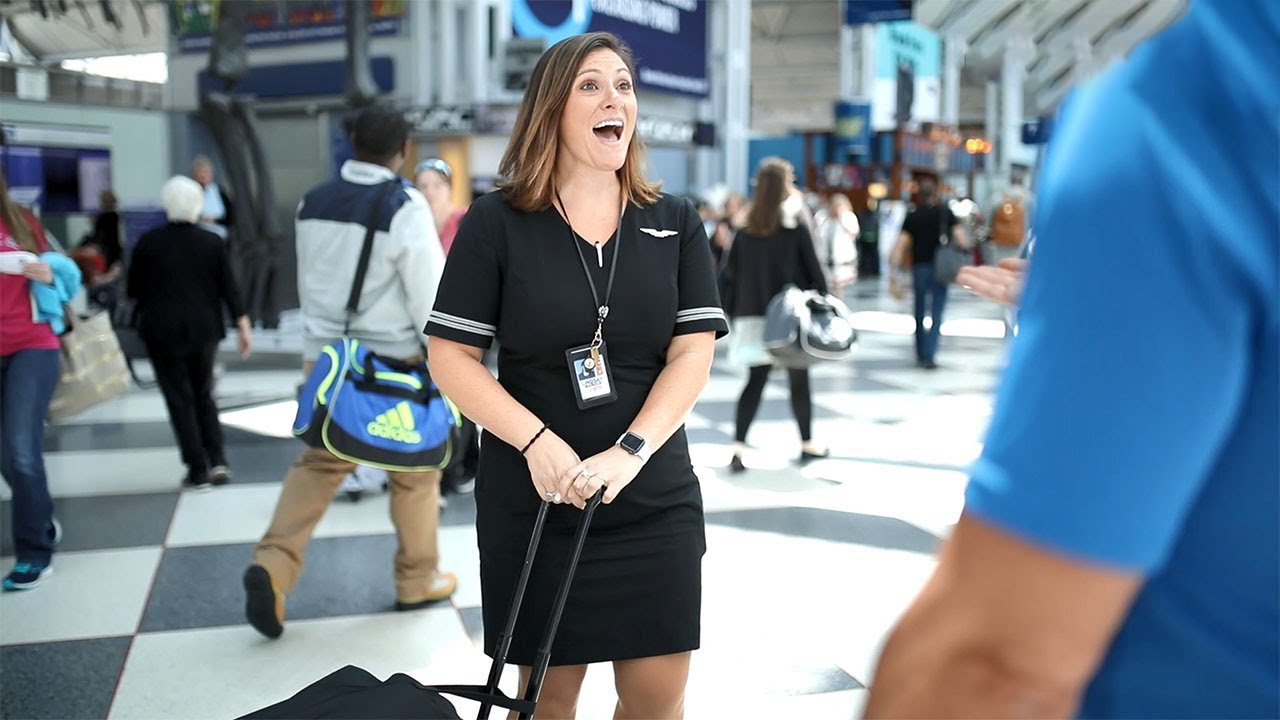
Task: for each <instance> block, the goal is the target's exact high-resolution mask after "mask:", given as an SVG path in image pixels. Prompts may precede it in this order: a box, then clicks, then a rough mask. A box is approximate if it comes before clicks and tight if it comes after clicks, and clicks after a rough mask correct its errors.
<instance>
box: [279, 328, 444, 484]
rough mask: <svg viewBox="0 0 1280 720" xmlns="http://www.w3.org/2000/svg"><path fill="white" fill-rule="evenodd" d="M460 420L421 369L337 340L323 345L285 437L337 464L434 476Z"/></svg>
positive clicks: (347, 340)
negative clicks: (331, 456) (333, 458)
mask: <svg viewBox="0 0 1280 720" xmlns="http://www.w3.org/2000/svg"><path fill="white" fill-rule="evenodd" d="M461 421H462V416H461V414H460V413H458V411H457V408H455V407H454V406H453V404H452V403H451V402H449V400H448V399H446V398H445V397H444V396H443V395H441V394H440V390H439V389H438V388H436V386H435V383H433V382H431V375H430V374H429V373H428V371H427V366H426V363H419V364H416V365H414V364H409V363H405V362H402V361H399V360H395V359H393V358H385V357H382V356H379V355H376V354H374V353H372V352H370V351H369V349H368V348H366V347H364V346H363V345H361V344H360V341H358V340H354V339H351V338H343V339H342V340H339V341H337V342H335V343H332V344H330V345H326V346H325V347H324V348H323V349H322V350H321V351H320V356H319V357H318V358H317V359H316V364H315V367H314V368H312V370H311V375H310V376H309V377H308V378H307V381H306V383H304V384H303V386H302V389H301V390H300V391H299V394H298V414H297V416H296V417H295V418H294V420H293V434H294V435H295V436H297V437H299V438H301V439H302V440H303V441H304V442H306V443H307V444H308V445H310V446H311V447H316V448H320V447H322V448H325V449H327V450H328V451H329V452H331V453H333V454H334V455H336V456H337V457H340V458H342V459H343V460H350V461H351V462H357V463H360V464H362V465H370V466H373V467H379V468H383V469H385V470H408V471H422V470H439V469H442V468H444V467H445V466H446V465H448V464H449V460H450V458H451V456H452V455H453V433H455V432H456V431H457V429H458V428H459V427H460V425H461Z"/></svg>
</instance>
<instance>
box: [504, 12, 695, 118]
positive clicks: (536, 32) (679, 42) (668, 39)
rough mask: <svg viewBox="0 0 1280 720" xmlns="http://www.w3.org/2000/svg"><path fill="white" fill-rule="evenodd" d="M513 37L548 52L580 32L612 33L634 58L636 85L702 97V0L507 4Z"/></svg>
mask: <svg viewBox="0 0 1280 720" xmlns="http://www.w3.org/2000/svg"><path fill="white" fill-rule="evenodd" d="M511 25H512V30H513V31H514V33H515V35H516V36H517V37H525V38H537V37H541V38H546V40H547V47H550V46H552V45H554V44H555V43H557V42H559V41H561V40H563V39H565V38H567V37H569V36H570V35H578V34H580V33H584V32H594V31H603V32H611V33H613V34H615V35H617V36H618V37H620V38H622V40H623V42H625V43H626V44H627V45H628V46H629V47H630V48H631V52H632V54H634V55H635V58H636V75H637V77H636V82H637V83H639V84H640V85H641V86H643V87H647V88H652V89H654V90H662V91H664V92H672V93H680V94H683V95H693V96H697V97H706V95H707V91H708V83H707V2H706V0H511Z"/></svg>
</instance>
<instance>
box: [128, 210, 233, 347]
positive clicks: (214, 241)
mask: <svg viewBox="0 0 1280 720" xmlns="http://www.w3.org/2000/svg"><path fill="white" fill-rule="evenodd" d="M128 293H129V297H131V298H134V299H136V300H137V302H138V320H139V332H140V333H141V335H142V339H143V340H144V341H146V343H147V344H148V345H154V346H158V347H164V348H168V349H171V350H180V349H194V348H197V347H200V346H203V345H207V344H209V343H214V342H217V341H219V340H221V339H222V338H223V337H224V336H225V335H226V320H225V317H224V316H223V314H222V309H223V308H224V307H225V308H226V309H227V311H228V312H229V313H230V314H231V317H232V318H238V317H240V316H241V315H243V314H244V306H243V304H242V302H241V299H240V290H239V289H238V288H237V287H236V281H235V277H234V276H233V275H232V273H231V262H230V259H229V258H228V256H227V248H226V244H225V242H224V241H223V240H222V238H220V237H218V236H217V235H214V234H213V233H211V232H209V231H208V230H204V229H202V228H200V227H197V226H195V225H192V224H191V223H172V222H171V223H169V224H167V225H164V226H162V227H158V228H156V229H154V230H151V231H149V232H147V233H146V234H144V235H143V236H142V238H141V239H139V240H138V244H137V246H136V247H135V248H134V249H133V254H132V255H131V256H130V258H129V276H128Z"/></svg>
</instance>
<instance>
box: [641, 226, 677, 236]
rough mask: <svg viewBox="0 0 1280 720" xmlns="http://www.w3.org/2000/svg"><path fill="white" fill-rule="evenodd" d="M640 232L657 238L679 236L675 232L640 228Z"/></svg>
mask: <svg viewBox="0 0 1280 720" xmlns="http://www.w3.org/2000/svg"><path fill="white" fill-rule="evenodd" d="M640 232H642V233H648V234H649V235H652V236H654V237H656V238H664V237H671V236H672V235H675V234H677V233H676V231H675V230H654V229H653V228H640Z"/></svg>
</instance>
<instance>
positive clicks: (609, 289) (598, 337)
mask: <svg viewBox="0 0 1280 720" xmlns="http://www.w3.org/2000/svg"><path fill="white" fill-rule="evenodd" d="M556 202H558V203H560V212H561V213H563V214H564V219H565V224H566V225H568V226H569V239H570V240H572V241H573V249H574V250H577V251H578V259H579V260H581V261H582V272H584V273H586V275H587V284H588V285H590V286H591V299H592V300H593V301H595V304H596V308H597V315H596V334H595V336H594V337H593V338H592V339H591V349H592V351H593V352H592V356H593V357H595V356H596V353H595V351H596V350H597V349H598V348H599V347H600V345H601V344H602V343H603V342H604V336H603V334H602V333H603V332H604V320H605V318H607V317H609V297H610V296H611V295H613V277H614V274H615V273H616V272H617V271H618V251H619V250H620V249H621V245H620V243H621V242H622V215H621V214H619V215H618V231H617V233H616V234H615V235H614V237H613V261H612V262H610V263H609V284H608V285H607V286H606V287H605V291H604V302H603V303H601V302H600V294H599V293H598V292H597V291H596V281H595V279H594V278H592V277H591V268H589V267H587V256H586V255H583V254H582V247H581V246H579V245H578V234H577V233H576V232H574V231H573V225H572V223H570V222H569V212H568V211H567V210H565V208H564V201H563V200H561V199H560V191H559V190H557V191H556ZM598 247H599V246H597V248H598Z"/></svg>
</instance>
